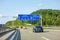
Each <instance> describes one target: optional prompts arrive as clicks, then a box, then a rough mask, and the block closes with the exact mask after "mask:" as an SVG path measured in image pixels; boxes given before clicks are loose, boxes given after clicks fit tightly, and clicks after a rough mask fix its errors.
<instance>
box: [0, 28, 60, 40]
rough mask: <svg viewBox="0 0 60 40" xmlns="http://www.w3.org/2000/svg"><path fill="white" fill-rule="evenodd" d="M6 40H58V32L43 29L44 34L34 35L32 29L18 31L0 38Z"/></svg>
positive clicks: (59, 32)
mask: <svg viewBox="0 0 60 40" xmlns="http://www.w3.org/2000/svg"><path fill="white" fill-rule="evenodd" d="M14 32H15V33H14ZM13 33H14V34H13ZM12 34H13V35H12ZM7 38H8V39H9V40H12V39H13V40H60V30H53V29H44V32H36V33H34V32H32V29H19V30H16V31H12V32H9V33H7V34H5V35H4V36H2V37H0V40H6V39H7Z"/></svg>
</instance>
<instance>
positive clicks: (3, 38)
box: [0, 31, 14, 40]
mask: <svg viewBox="0 0 60 40" xmlns="http://www.w3.org/2000/svg"><path fill="white" fill-rule="evenodd" d="M13 32H14V31H11V32H9V33H7V34H5V35H4V36H2V37H0V40H5V39H6V38H8V37H9V36H10V35H11V34H12V33H13Z"/></svg>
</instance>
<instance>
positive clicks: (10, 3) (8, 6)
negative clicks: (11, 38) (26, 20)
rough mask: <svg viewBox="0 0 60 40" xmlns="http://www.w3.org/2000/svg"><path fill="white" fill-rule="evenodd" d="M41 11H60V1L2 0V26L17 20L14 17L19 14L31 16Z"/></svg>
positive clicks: (0, 13) (0, 18) (0, 22)
mask: <svg viewBox="0 0 60 40" xmlns="http://www.w3.org/2000/svg"><path fill="white" fill-rule="evenodd" d="M39 9H58V10H60V0H0V24H2V23H6V22H7V21H9V20H14V19H16V18H13V16H17V15H18V14H30V13H32V12H33V11H36V10H39ZM2 16H4V17H2Z"/></svg>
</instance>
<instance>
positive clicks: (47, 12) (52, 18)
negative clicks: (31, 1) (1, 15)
mask: <svg viewBox="0 0 60 40" xmlns="http://www.w3.org/2000/svg"><path fill="white" fill-rule="evenodd" d="M31 14H39V15H41V16H42V25H43V26H46V27H47V26H48V27H51V26H60V10H55V9H40V10H36V11H34V12H32V13H31ZM12 22H14V26H29V25H26V24H32V26H33V25H37V24H40V23H41V20H34V21H33V20H30V21H27V20H25V21H21V20H18V19H16V20H14V21H8V22H6V25H7V26H12Z"/></svg>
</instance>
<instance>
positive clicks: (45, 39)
mask: <svg viewBox="0 0 60 40" xmlns="http://www.w3.org/2000/svg"><path fill="white" fill-rule="evenodd" d="M41 38H43V39H44V40H50V39H48V38H46V37H41Z"/></svg>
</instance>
